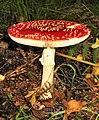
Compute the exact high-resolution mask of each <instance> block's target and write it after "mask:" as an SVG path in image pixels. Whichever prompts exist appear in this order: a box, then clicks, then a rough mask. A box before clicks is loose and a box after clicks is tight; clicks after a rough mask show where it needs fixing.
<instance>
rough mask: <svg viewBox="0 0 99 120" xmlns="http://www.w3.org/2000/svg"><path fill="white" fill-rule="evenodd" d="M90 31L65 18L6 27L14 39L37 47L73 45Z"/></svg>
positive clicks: (84, 37) (83, 38)
mask: <svg viewBox="0 0 99 120" xmlns="http://www.w3.org/2000/svg"><path fill="white" fill-rule="evenodd" d="M90 32H91V31H90V29H89V28H87V27H86V26H85V25H83V24H78V23H76V22H71V21H65V20H37V21H30V22H23V23H18V24H14V25H12V26H11V27H9V28H8V34H9V36H10V37H11V38H12V39H13V40H14V41H16V42H18V43H21V44H25V45H30V46H37V47H48V46H49V47H65V46H69V45H74V44H77V43H80V42H82V41H83V40H85V39H86V38H87V37H88V36H89V35H90Z"/></svg>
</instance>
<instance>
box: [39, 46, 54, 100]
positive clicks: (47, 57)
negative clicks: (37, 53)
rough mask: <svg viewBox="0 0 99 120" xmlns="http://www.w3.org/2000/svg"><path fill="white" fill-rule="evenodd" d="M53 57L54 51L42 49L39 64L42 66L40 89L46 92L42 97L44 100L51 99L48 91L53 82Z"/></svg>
mask: <svg viewBox="0 0 99 120" xmlns="http://www.w3.org/2000/svg"><path fill="white" fill-rule="evenodd" d="M54 57H55V49H53V48H49V47H48V48H45V49H44V51H43V55H42V57H41V58H40V62H41V64H42V65H43V75H42V83H41V88H44V90H45V91H46V93H45V94H44V95H42V96H43V98H44V99H48V98H52V95H51V93H50V92H49V89H50V86H51V84H52V82H53V76H54V65H55V62H54Z"/></svg>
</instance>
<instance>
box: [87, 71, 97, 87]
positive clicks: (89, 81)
mask: <svg viewBox="0 0 99 120" xmlns="http://www.w3.org/2000/svg"><path fill="white" fill-rule="evenodd" d="M85 81H86V82H87V84H88V85H89V86H90V87H94V86H95V82H94V76H93V75H92V74H90V73H89V74H87V75H86V77H85Z"/></svg>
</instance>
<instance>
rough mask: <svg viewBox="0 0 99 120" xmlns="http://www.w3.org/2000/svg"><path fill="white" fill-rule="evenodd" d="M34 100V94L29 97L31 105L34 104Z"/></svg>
mask: <svg viewBox="0 0 99 120" xmlns="http://www.w3.org/2000/svg"><path fill="white" fill-rule="evenodd" d="M35 102H36V95H35V94H34V95H32V98H31V99H30V103H31V105H32V106H33V105H34V104H35Z"/></svg>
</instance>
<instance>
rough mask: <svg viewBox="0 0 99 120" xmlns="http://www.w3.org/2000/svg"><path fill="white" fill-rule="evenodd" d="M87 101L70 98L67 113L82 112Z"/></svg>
mask: <svg viewBox="0 0 99 120" xmlns="http://www.w3.org/2000/svg"><path fill="white" fill-rule="evenodd" d="M86 104H87V103H86V102H81V101H76V100H70V101H68V102H67V108H66V114H67V116H68V115H70V114H71V113H72V112H80V111H81V109H82V107H83V106H85V105H86Z"/></svg>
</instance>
